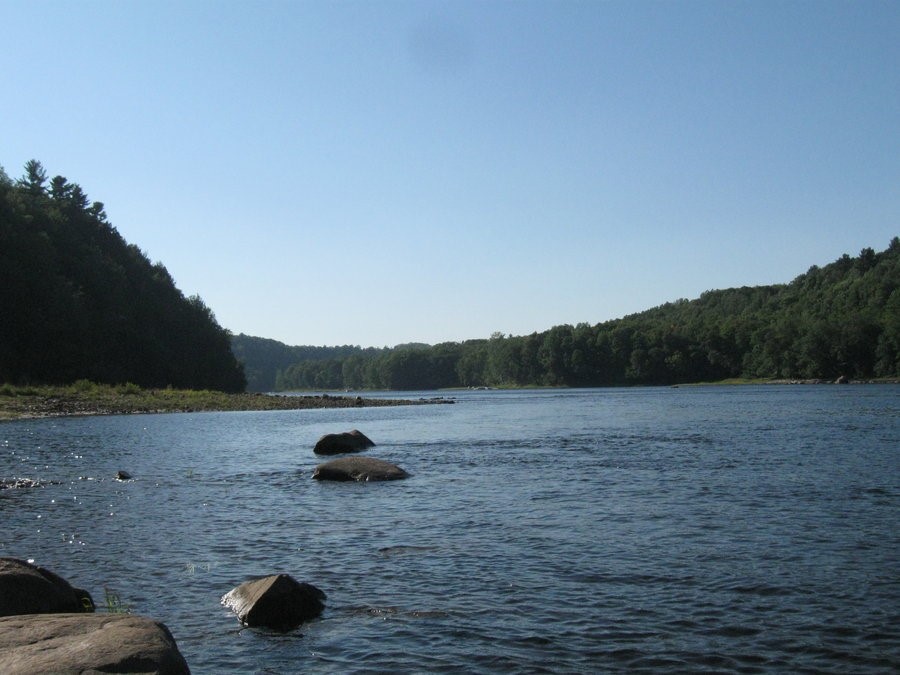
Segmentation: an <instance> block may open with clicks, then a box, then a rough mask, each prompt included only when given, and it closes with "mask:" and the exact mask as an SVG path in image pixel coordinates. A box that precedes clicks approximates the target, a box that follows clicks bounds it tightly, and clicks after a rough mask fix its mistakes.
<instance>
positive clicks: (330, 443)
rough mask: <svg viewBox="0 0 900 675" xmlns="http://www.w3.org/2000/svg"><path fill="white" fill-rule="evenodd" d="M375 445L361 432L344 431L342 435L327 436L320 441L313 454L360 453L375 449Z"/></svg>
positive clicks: (355, 430)
mask: <svg viewBox="0 0 900 675" xmlns="http://www.w3.org/2000/svg"><path fill="white" fill-rule="evenodd" d="M373 447H375V444H374V443H373V442H372V440H371V439H370V438H369V437H368V436H366V435H365V434H364V433H362V432H361V431H358V430H357V429H354V430H353V431H344V432H343V433H340V434H325V435H324V436H322V438H320V439H319V440H318V442H317V443H316V447H314V448H313V452H314V453H316V454H317V455H340V454H342V453H345V452H360V451H361V450H365V449H366V448H373Z"/></svg>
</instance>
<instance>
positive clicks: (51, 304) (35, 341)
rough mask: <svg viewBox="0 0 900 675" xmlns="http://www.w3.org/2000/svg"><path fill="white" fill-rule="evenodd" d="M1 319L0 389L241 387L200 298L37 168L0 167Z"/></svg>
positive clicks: (92, 205)
mask: <svg viewBox="0 0 900 675" xmlns="http://www.w3.org/2000/svg"><path fill="white" fill-rule="evenodd" d="M0 317H2V319H0V382H7V383H11V384H67V383H71V382H74V381H76V380H79V379H87V380H91V381H94V382H98V383H109V384H121V383H127V382H130V383H133V384H137V385H140V386H145V387H166V386H172V387H176V388H193V389H215V390H221V391H229V392H231V391H242V390H243V389H244V387H245V383H246V380H245V377H244V373H243V369H242V366H241V365H240V363H239V362H238V361H237V360H236V359H235V357H234V355H233V353H232V351H231V343H230V339H231V336H230V334H229V333H228V332H227V331H226V330H224V329H223V328H222V327H221V326H219V324H218V323H217V322H216V319H215V316H214V315H213V313H212V311H211V310H210V309H209V308H208V307H207V306H206V305H205V304H204V302H203V300H201V298H200V297H199V296H191V297H185V296H184V294H183V293H182V292H181V291H180V290H178V288H177V287H176V286H175V282H174V281H173V279H172V277H171V275H170V274H169V272H168V271H167V270H166V268H165V267H164V266H163V265H162V264H161V263H155V264H154V263H151V262H150V260H149V259H148V258H147V257H146V255H144V253H143V252H142V251H141V250H140V249H139V248H138V247H137V246H134V245H132V244H128V243H127V242H126V241H125V240H124V239H123V237H122V236H121V235H120V234H119V233H118V231H117V230H116V229H115V228H114V227H113V226H112V225H111V224H110V223H109V222H108V220H107V216H106V213H105V212H104V209H103V204H102V203H101V202H96V201H95V202H91V201H90V200H89V199H88V197H87V195H86V194H85V192H84V191H83V190H82V188H81V186H79V185H78V184H77V183H71V182H69V181H68V180H67V179H66V178H65V177H63V176H55V177H53V178H52V179H49V180H48V175H47V172H46V171H45V169H44V167H43V166H42V165H41V163H40V162H38V161H37V160H31V161H29V162H28V163H27V164H26V165H25V173H24V175H23V176H22V177H21V178H20V179H18V180H12V179H11V178H10V177H9V176H8V175H7V174H6V172H5V171H3V169H2V168H0Z"/></svg>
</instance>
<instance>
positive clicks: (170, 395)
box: [0, 383, 451, 421]
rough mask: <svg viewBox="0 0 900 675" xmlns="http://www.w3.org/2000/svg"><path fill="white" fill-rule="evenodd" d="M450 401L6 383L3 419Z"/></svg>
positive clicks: (0, 390)
mask: <svg viewBox="0 0 900 675" xmlns="http://www.w3.org/2000/svg"><path fill="white" fill-rule="evenodd" d="M447 402H451V401H450V400H448V399H442V398H434V399H418V400H411V399H399V398H398V399H388V398H377V399H376V398H363V397H361V396H335V395H332V394H322V395H319V396H315V395H303V396H285V395H277V394H259V393H242V394H226V393H224V392H219V391H194V390H182V389H142V388H140V387H137V386H135V385H130V384H126V385H114V386H113V385H98V384H93V383H75V384H74V385H70V386H60V387H53V386H40V387H13V386H11V385H0V421H8V420H17V419H40V418H47V417H79V416H88V415H138V414H152V413H196V412H242V411H265V410H310V409H319V408H372V407H383V406H403V405H425V404H430V403H447Z"/></svg>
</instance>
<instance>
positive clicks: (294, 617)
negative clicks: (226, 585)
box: [222, 574, 325, 631]
mask: <svg viewBox="0 0 900 675" xmlns="http://www.w3.org/2000/svg"><path fill="white" fill-rule="evenodd" d="M324 601H325V593H323V592H322V591H320V590H319V589H318V588H316V587H315V586H313V585H312V584H306V583H301V582H299V581H297V580H296V579H294V578H293V577H292V576H291V575H289V574H276V575H273V576H268V577H263V578H262V579H256V580H254V581H246V582H244V583H243V584H241V585H240V586H238V587H237V588H234V589H232V590H231V591H229V592H228V593H226V594H225V595H224V596H223V597H222V604H223V605H225V606H226V607H229V608H231V609H232V610H233V611H234V613H235V614H237V615H238V618H239V619H240V620H241V623H244V624H246V625H248V626H266V627H267V628H272V629H274V630H280V631H288V630H291V629H293V628H296V627H297V626H299V625H300V624H302V623H303V622H304V621H309V620H310V619H315V618H316V617H317V616H319V615H320V614H321V613H322V610H324V609H325V604H324Z"/></svg>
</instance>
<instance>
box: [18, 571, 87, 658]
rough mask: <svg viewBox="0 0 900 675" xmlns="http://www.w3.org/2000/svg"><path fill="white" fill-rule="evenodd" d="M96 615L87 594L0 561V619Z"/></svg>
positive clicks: (47, 575)
mask: <svg viewBox="0 0 900 675" xmlns="http://www.w3.org/2000/svg"><path fill="white" fill-rule="evenodd" d="M93 611H94V601H93V600H92V599H91V596H90V594H89V593H88V592H87V591H83V590H81V589H80V588H73V587H72V586H71V585H70V584H69V582H68V581H66V580H65V579H63V578H62V577H60V576H58V575H56V574H54V573H53V572H51V571H50V570H45V569H44V568H43V567H38V566H37V565H32V564H31V563H29V562H26V561H24V560H19V559H18V558H0V616H14V615H17V614H58V613H64V612H93ZM0 672H2V671H0Z"/></svg>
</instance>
